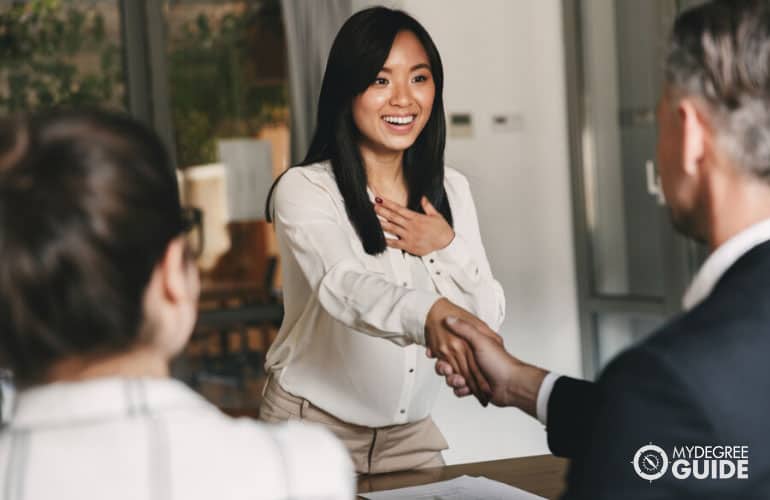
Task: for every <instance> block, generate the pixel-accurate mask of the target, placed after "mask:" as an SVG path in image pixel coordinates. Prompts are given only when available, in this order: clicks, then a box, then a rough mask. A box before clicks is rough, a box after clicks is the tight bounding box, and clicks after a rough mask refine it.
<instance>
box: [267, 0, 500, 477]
mask: <svg viewBox="0 0 770 500" xmlns="http://www.w3.org/2000/svg"><path fill="white" fill-rule="evenodd" d="M443 79H444V75H443V69H442V65H441V58H440V57H439V54H438V51H437V49H436V47H435V45H434V44H433V41H432V40H431V38H430V35H428V33H427V32H426V31H425V29H424V28H423V27H422V26H421V25H420V24H419V23H418V22H417V21H416V20H414V19H413V18H412V17H410V16H408V15H407V14H405V13H403V12H400V11H394V10H390V9H387V8H383V7H376V8H372V9H367V10H364V11H361V12H359V13H357V14H355V15H354V16H352V17H351V18H350V19H348V21H347V22H346V23H345V24H344V25H343V26H342V28H341V29H340V32H339V33H338V35H337V37H336V39H335V41H334V44H333V45H332V49H331V52H330V54H329V60H328V63H327V65H326V74H325V75H324V81H323V85H322V89H321V95H320V101H319V106H318V123H317V128H316V132H315V135H314V138H313V141H312V144H311V146H310V150H309V151H308V154H307V157H306V158H305V160H304V162H303V163H301V164H300V165H297V166H296V168H290V169H289V170H288V171H287V172H286V173H285V174H284V175H283V176H282V177H281V178H280V179H279V180H278V181H276V183H275V185H274V186H273V191H272V195H271V196H270V197H268V203H267V212H268V217H269V218H272V219H273V221H274V222H275V228H276V234H277V238H278V244H279V248H280V253H281V257H282V267H283V273H284V276H283V278H284V304H285V316H284V321H283V325H282V326H281V330H280V332H279V334H278V338H277V339H276V341H275V343H274V344H273V346H272V348H271V349H270V351H269V352H268V355H267V368H268V370H269V372H270V377H269V380H268V383H267V387H266V390H265V396H264V399H263V402H262V408H261V414H260V417H261V418H262V419H264V420H267V421H280V420H287V419H294V418H298V419H304V420H311V421H315V422H320V423H322V424H324V425H326V426H327V427H329V428H330V429H331V430H332V431H333V432H334V433H335V434H336V435H337V437H339V438H340V439H341V440H342V441H343V442H344V443H345V445H346V446H347V448H348V451H349V452H350V454H351V456H352V458H353V462H354V464H355V467H356V470H357V471H358V472H360V473H373V472H388V471H393V470H399V469H410V468H419V467H430V466H436V465H440V464H442V463H443V459H442V456H441V451H442V450H443V449H446V448H447V446H448V445H447V443H446V441H445V440H444V437H443V436H442V434H441V432H440V431H439V429H438V428H437V427H436V425H435V424H434V423H433V420H431V418H430V412H431V409H432V406H433V402H434V400H435V397H436V395H437V393H438V389H439V386H440V379H438V378H437V377H436V376H435V375H434V373H433V363H432V361H431V360H430V359H428V358H427V357H426V356H425V347H427V348H429V349H430V351H431V353H434V354H436V355H437V356H438V357H440V358H442V359H445V360H446V361H447V362H449V363H450V364H451V365H452V367H453V369H456V370H457V371H458V372H460V373H462V374H463V375H464V376H465V377H466V379H467V380H469V385H470V386H471V389H472V390H473V392H474V393H475V394H476V396H477V397H478V398H479V400H480V401H482V402H483V403H486V400H487V398H488V392H489V387H488V384H487V382H486V380H485V379H484V377H483V375H482V374H481V372H480V371H479V370H478V368H477V367H476V363H475V359H474V357H473V355H472V354H471V351H470V348H469V346H468V345H467V344H466V343H465V341H463V340H462V339H459V338H458V337H455V336H454V335H453V334H452V333H451V332H450V331H449V330H448V329H447V328H446V326H445V325H444V319H445V318H446V317H447V316H456V317H461V318H463V319H465V320H467V321H470V322H474V323H476V324H479V323H480V322H482V321H484V322H486V323H488V324H489V326H491V327H492V328H493V329H496V328H498V327H499V326H500V324H501V323H502V320H503V316H504V314H505V302H504V298H503V292H502V288H501V287H500V285H499V283H498V282H497V281H495V279H494V278H493V276H492V273H491V271H490V268H489V263H488V261H487V257H486V253H485V251H484V246H483V245H482V242H481V237H480V234H479V228H478V221H477V219H476V210H475V207H474V204H473V199H472V197H471V193H470V188H469V186H468V182H467V180H466V179H465V178H464V177H463V176H462V175H461V174H460V173H458V172H457V171H455V170H452V169H450V168H445V166H444V143H445V138H446V130H445V121H444V112H443V101H442V90H443ZM477 317H478V318H477ZM479 318H480V319H479ZM383 340H388V341H389V342H384V341H383Z"/></svg>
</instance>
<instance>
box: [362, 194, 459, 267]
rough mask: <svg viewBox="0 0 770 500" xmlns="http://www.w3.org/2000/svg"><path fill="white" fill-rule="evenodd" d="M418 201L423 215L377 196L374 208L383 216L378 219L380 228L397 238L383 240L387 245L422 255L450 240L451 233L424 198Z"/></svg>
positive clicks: (444, 221)
mask: <svg viewBox="0 0 770 500" xmlns="http://www.w3.org/2000/svg"><path fill="white" fill-rule="evenodd" d="M421 203H422V208H423V210H425V214H421V213H419V212H414V211H412V210H409V209H408V208H405V207H402V206H401V205H399V204H398V203H396V202H394V201H390V200H388V199H385V198H377V202H376V203H375V204H374V211H375V212H377V215H379V216H380V217H381V219H384V220H380V224H381V225H382V229H383V231H387V232H389V233H390V234H392V235H394V236H398V239H397V240H394V239H390V238H386V239H385V242H386V243H387V244H388V246H389V247H393V248H398V249H401V250H406V251H407V252H409V253H410V254H412V255H417V256H420V257H422V256H423V255H427V254H429V253H431V252H435V251H436V250H441V249H442V248H444V247H446V246H447V245H449V244H450V243H451V242H452V240H453V239H454V237H455V233H454V230H452V227H451V226H450V225H449V224H448V223H447V221H446V220H445V219H444V216H443V215H441V213H439V211H438V210H436V209H435V208H434V207H433V205H431V204H430V202H429V201H428V199H427V198H426V197H424V196H423V197H422V200H421Z"/></svg>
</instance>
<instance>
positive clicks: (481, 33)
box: [354, 0, 580, 463]
mask: <svg viewBox="0 0 770 500" xmlns="http://www.w3.org/2000/svg"><path fill="white" fill-rule="evenodd" d="M378 3H382V4H385V5H389V6H393V7H396V8H403V9H404V10H406V11H408V12H410V13H411V14H413V15H414V16H415V17H416V18H417V19H418V20H420V22H422V23H423V24H424V25H425V27H426V28H427V29H428V31H429V32H430V33H431V36H432V37H433V39H434V41H435V42H436V45H437V46H438V48H439V51H440V53H441V56H442V59H443V61H444V70H445V75H446V78H445V80H446V84H445V87H446V88H445V94H444V96H445V106H446V110H447V113H452V112H458V111H459V112H471V113H472V115H473V122H474V135H473V137H471V138H453V137H451V136H450V137H448V140H447V151H446V153H447V154H446V156H447V163H448V164H449V165H451V166H453V167H455V168H457V169H459V170H460V171H462V172H463V173H465V174H466V175H467V176H468V178H469V180H470V183H471V187H472V189H473V193H474V197H475V199H476V204H477V208H478V212H479V218H480V224H481V230H482V235H483V238H484V242H485V245H486V248H487V253H488V255H489V258H490V261H491V263H492V269H493V271H494V273H495V275H496V277H497V279H498V280H499V281H500V282H501V283H502V285H503V288H504V289H505V293H506V299H507V319H506V321H505V324H504V325H503V328H502V332H501V333H502V334H503V336H504V338H505V342H506V347H507V349H508V350H509V351H510V352H512V353H514V354H515V355H517V356H519V357H520V358H522V359H524V360H527V361H530V362H533V363H536V364H539V365H541V366H545V367H548V368H551V369H554V370H557V371H559V372H561V373H565V374H570V375H579V374H580V355H579V335H578V319H577V303H576V284H575V270H574V251H573V238H572V215H571V194H570V180H569V159H568V143H567V117H566V97H565V76H564V61H563V57H564V54H563V52H564V50H563V46H562V38H563V35H562V18H561V3H560V2H559V0H538V1H530V0H484V1H477V2H468V1H464V0H396V1H385V2H376V1H372V0H354V5H355V6H356V7H357V8H363V7H365V6H368V5H372V4H378ZM501 113H504V114H514V115H519V116H520V117H521V118H522V119H523V120H522V127H521V130H520V131H518V132H494V131H493V130H492V126H491V125H492V116H493V115H495V114H501ZM433 416H434V419H435V420H436V422H437V423H438V425H439V426H440V427H441V429H442V430H443V431H444V434H445V435H446V437H447V440H448V441H449V444H450V450H449V451H447V452H446V453H445V457H446V459H447V462H448V463H463V462H469V461H479V460H493V459H497V458H503V457H511V456H522V455H531V454H539V453H546V452H547V450H548V448H547V445H546V441H545V432H544V430H543V427H542V426H541V425H540V424H539V423H538V422H536V421H535V420H533V419H531V418H529V417H528V416H526V415H524V414H523V413H521V412H519V411H517V410H512V409H499V408H492V407H490V408H486V409H484V408H481V407H480V406H479V405H478V404H477V403H476V402H475V400H472V399H471V398H466V399H462V400H458V399H456V398H455V397H454V396H453V395H452V393H451V392H450V391H449V390H448V389H446V390H444V391H443V392H442V394H441V396H440V398H439V401H438V404H437V406H436V408H435V411H434V414H433Z"/></svg>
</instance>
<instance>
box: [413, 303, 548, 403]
mask: <svg viewBox="0 0 770 500" xmlns="http://www.w3.org/2000/svg"><path fill="white" fill-rule="evenodd" d="M425 344H426V347H427V350H426V354H427V355H428V357H430V358H434V359H436V360H437V361H436V373H437V374H439V375H441V376H443V377H444V378H445V379H446V382H447V385H449V387H451V388H452V389H453V390H454V393H455V395H456V396H458V397H464V396H468V395H470V394H473V395H474V396H475V397H476V399H478V400H479V402H480V403H481V404H482V405H483V406H487V404H489V403H490V402H491V403H492V404H494V405H495V406H514V407H517V408H519V409H521V410H523V411H524V412H526V413H528V414H529V415H531V416H533V417H536V413H537V394H538V391H539V390H540V385H541V383H542V382H543V379H544V378H545V376H546V375H547V373H548V372H547V371H545V370H543V369H541V368H538V367H536V366H532V365H529V364H527V363H524V362H522V361H521V360H519V359H517V358H515V357H513V356H511V355H510V354H508V352H506V350H505V348H504V346H503V339H502V338H501V337H500V335H498V334H497V333H495V332H494V331H492V330H491V329H490V328H489V327H488V326H487V324H486V323H484V322H483V321H481V320H480V319H478V318H477V317H475V316H474V315H472V314H470V313H469V312H468V311H466V310H465V309H462V308H461V307H458V306H456V305H454V304H453V303H452V302H450V301H448V300H447V299H443V298H442V299H440V300H438V301H437V302H436V303H435V304H434V305H433V307H432V308H431V309H430V311H429V312H428V317H427V320H426V322H425Z"/></svg>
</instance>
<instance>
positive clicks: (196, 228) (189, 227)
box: [182, 207, 204, 259]
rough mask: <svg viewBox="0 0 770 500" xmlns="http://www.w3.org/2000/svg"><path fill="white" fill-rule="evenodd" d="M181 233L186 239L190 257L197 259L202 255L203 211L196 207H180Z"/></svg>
mask: <svg viewBox="0 0 770 500" xmlns="http://www.w3.org/2000/svg"><path fill="white" fill-rule="evenodd" d="M182 232H183V233H184V234H185V237H186V239H187V249H188V252H189V253H190V257H192V258H193V259H197V258H198V257H200V256H201V254H202V253H203V244H204V240H203V210H201V209H200V208H198V207H182Z"/></svg>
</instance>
